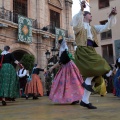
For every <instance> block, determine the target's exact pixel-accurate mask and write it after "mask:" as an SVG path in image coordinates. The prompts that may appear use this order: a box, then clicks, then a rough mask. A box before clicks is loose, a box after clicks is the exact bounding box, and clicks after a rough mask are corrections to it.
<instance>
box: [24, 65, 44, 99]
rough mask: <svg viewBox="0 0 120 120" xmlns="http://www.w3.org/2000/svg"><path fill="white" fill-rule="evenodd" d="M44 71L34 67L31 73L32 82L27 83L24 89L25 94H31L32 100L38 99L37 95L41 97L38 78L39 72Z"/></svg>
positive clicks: (41, 89) (41, 91)
mask: <svg viewBox="0 0 120 120" xmlns="http://www.w3.org/2000/svg"><path fill="white" fill-rule="evenodd" d="M40 71H44V69H41V68H37V67H34V68H33V72H32V80H31V81H30V82H27V84H26V87H25V94H26V95H29V94H33V99H38V97H37V96H38V95H40V96H43V86H42V82H41V80H40V77H39V72H40Z"/></svg>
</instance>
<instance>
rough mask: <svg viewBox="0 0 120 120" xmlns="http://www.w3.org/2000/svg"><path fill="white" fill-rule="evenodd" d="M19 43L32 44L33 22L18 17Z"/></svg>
mask: <svg viewBox="0 0 120 120" xmlns="http://www.w3.org/2000/svg"><path fill="white" fill-rule="evenodd" d="M18 41H19V42H25V43H32V20H31V19H29V18H26V17H23V16H20V15H18Z"/></svg>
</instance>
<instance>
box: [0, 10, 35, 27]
mask: <svg viewBox="0 0 120 120" xmlns="http://www.w3.org/2000/svg"><path fill="white" fill-rule="evenodd" d="M18 15H19V14H18V13H14V12H11V11H9V10H6V9H4V8H0V18H1V19H4V20H8V21H11V22H14V23H18ZM31 20H32V27H33V28H35V29H37V20H34V19H31Z"/></svg>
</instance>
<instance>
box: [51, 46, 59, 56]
mask: <svg viewBox="0 0 120 120" xmlns="http://www.w3.org/2000/svg"><path fill="white" fill-rule="evenodd" d="M57 51H58V50H57V49H56V48H55V47H53V48H52V49H51V52H52V56H55V55H56V52H57Z"/></svg>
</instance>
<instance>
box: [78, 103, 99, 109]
mask: <svg viewBox="0 0 120 120" xmlns="http://www.w3.org/2000/svg"><path fill="white" fill-rule="evenodd" d="M80 105H81V106H83V107H87V108H88V109H97V107H95V106H93V105H92V104H91V103H89V104H86V103H84V102H83V101H81V102H80Z"/></svg>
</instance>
